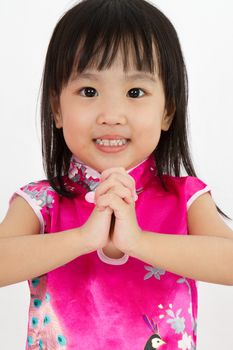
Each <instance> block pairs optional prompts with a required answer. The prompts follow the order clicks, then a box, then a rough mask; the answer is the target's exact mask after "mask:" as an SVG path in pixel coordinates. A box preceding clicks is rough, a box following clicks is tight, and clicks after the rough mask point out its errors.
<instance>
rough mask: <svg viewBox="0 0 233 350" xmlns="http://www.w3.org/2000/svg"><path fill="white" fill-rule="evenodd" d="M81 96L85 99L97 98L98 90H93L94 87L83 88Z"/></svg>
mask: <svg viewBox="0 0 233 350" xmlns="http://www.w3.org/2000/svg"><path fill="white" fill-rule="evenodd" d="M79 92H80V94H81V96H84V97H95V96H96V95H95V94H96V89H94V88H92V87H85V88H82V89H81V90H79Z"/></svg>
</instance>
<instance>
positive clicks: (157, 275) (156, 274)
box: [144, 266, 166, 280]
mask: <svg viewBox="0 0 233 350" xmlns="http://www.w3.org/2000/svg"><path fill="white" fill-rule="evenodd" d="M144 268H145V269H146V270H148V271H150V272H148V273H147V274H146V275H145V276H144V280H147V279H148V278H150V277H152V276H154V277H155V278H156V279H157V280H160V276H162V275H165V273H166V271H165V270H162V269H157V268H156V267H153V266H144Z"/></svg>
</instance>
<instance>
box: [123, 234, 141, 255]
mask: <svg viewBox="0 0 233 350" xmlns="http://www.w3.org/2000/svg"><path fill="white" fill-rule="evenodd" d="M145 234H146V232H145V231H143V230H139V231H138V234H137V235H136V237H137V239H135V240H134V244H133V245H132V246H131V247H130V248H129V249H128V251H127V252H125V253H126V254H127V255H129V256H132V257H133V258H139V256H140V252H141V250H142V247H143V245H144V241H145Z"/></svg>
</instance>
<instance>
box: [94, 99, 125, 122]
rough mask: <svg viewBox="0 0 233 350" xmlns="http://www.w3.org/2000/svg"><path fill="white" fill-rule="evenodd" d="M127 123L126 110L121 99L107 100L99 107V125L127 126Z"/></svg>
mask: <svg viewBox="0 0 233 350" xmlns="http://www.w3.org/2000/svg"><path fill="white" fill-rule="evenodd" d="M126 123H127V117H126V108H125V105H124V103H123V102H122V101H120V99H114V100H113V99H112V98H110V99H106V100H105V101H103V103H101V104H100V106H99V111H98V112H97V124H109V125H115V124H120V125H125V124H126Z"/></svg>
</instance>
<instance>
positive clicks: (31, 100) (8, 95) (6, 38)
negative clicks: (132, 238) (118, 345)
mask: <svg viewBox="0 0 233 350" xmlns="http://www.w3.org/2000/svg"><path fill="white" fill-rule="evenodd" d="M154 3H155V4H157V6H158V7H159V8H160V9H161V10H162V11H164V13H165V14H166V15H167V16H168V17H169V18H170V19H171V21H172V22H173V24H174V25H175V27H176V29H177V32H178V35H179V37H180V41H181V45H182V48H183V52H184V56H185V60H186V64H187V69H188V74H189V84H190V99H189V115H190V132H191V135H192V136H191V139H190V140H191V146H192V152H193V157H194V163H195V166H196V170H197V173H198V175H199V177H200V178H201V179H202V180H203V181H205V182H206V183H207V184H208V185H209V186H210V187H211V188H212V195H213V197H214V200H215V201H216V203H217V204H218V205H219V206H220V208H221V209H222V210H223V211H224V212H225V213H227V214H228V215H229V216H231V217H233V161H232V151H233V98H232V94H233V88H232V84H233V65H232V62H233V49H232V48H233V39H232V38H233V2H232V1H230V0H228V1H227V0H225V1H224V0H223V1H217V0H211V1H210V0H206V1H201V0H195V1H194V0H191V1H186V0H177V1H174V0H167V1H166V0H158V1H154ZM72 4H74V1H67V0H49V1H48V0H40V1H34V0H28V1H27V0H21V1H16V0H0V43H1V47H0V155H1V172H0V187H1V188H0V203H1V205H0V220H1V219H3V217H4V215H5V213H6V210H7V208H8V200H9V198H10V197H11V195H12V193H13V192H14V191H15V190H16V189H18V188H19V187H20V186H22V185H24V184H26V183H28V182H30V181H32V180H38V179H41V178H44V174H43V169H42V161H41V154H40V125H39V102H38V95H39V88H40V80H41V74H42V70H43V62H44V58H45V54H46V49H47V45H48V42H49V39H50V36H51V33H52V30H53V28H54V26H55V24H56V22H57V20H58V19H59V18H60V16H61V15H62V14H63V13H64V11H66V10H67V9H68V8H69V7H70V6H71V5H72ZM229 225H230V226H231V227H233V224H232V222H229ZM0 258H1V257H0ZM0 263H1V261H0ZM19 263H20V262H19ZM29 297H30V295H29V290H28V286H27V282H22V283H18V284H15V285H12V286H7V287H3V288H1V289H0V339H1V349H2V350H12V349H14V350H22V349H24V348H25V343H26V332H27V314H28V305H29ZM232 314H233V288H232V287H229V286H219V285H215V284H208V283H200V284H199V323H198V349H199V350H209V349H211V350H218V349H225V350H230V349H233V336H232ZM119 350H120V349H119Z"/></svg>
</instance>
